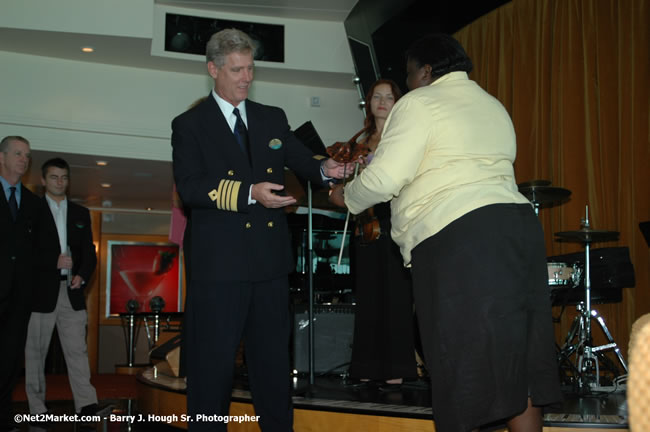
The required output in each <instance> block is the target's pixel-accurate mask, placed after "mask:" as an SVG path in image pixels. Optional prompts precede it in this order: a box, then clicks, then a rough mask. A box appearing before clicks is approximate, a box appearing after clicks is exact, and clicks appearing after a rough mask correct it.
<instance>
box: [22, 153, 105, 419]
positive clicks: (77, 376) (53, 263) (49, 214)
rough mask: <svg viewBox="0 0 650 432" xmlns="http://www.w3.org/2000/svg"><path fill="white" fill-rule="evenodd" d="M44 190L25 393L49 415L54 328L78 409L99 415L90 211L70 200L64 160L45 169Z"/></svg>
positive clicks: (31, 405) (94, 258) (53, 161)
mask: <svg viewBox="0 0 650 432" xmlns="http://www.w3.org/2000/svg"><path fill="white" fill-rule="evenodd" d="M41 171H42V178H41V182H42V184H43V186H45V196H44V197H43V207H42V211H41V215H40V220H39V236H38V251H39V259H38V264H37V265H38V270H37V273H36V283H35V285H34V291H35V295H34V301H33V302H32V316H31V318H30V320H29V327H28V330H27V344H26V345H25V391H26V393H27V401H28V403H29V411H30V413H31V414H42V413H46V412H47V408H46V406H45V358H46V357H47V351H48V347H49V345H50V340H51V339H52V332H53V331H54V326H56V329H57V332H58V334H59V340H60V341H61V347H62V348H63V355H64V357H65V363H66V366H67V369H68V380H69V381H70V387H71V389H72V395H73V397H74V403H75V410H76V412H77V413H81V414H82V415H93V414H95V413H96V411H97V409H98V407H97V393H96V391H95V388H94V387H93V386H92V384H91V383H90V368H89V365H88V350H87V345H86V328H87V324H88V314H87V312H86V299H85V296H84V288H85V286H86V283H87V282H88V281H89V280H90V277H91V275H92V273H93V271H94V270H95V265H96V264H97V256H96V254H95V246H94V244H93V237H92V230H91V226H90V213H89V212H88V209H86V208H85V207H82V206H80V205H78V204H75V203H73V202H71V201H70V200H68V199H66V192H67V189H68V183H69V175H70V167H69V166H68V163H67V162H66V161H65V160H63V159H61V158H54V159H50V160H48V161H47V162H45V163H44V164H43V166H42V168H41Z"/></svg>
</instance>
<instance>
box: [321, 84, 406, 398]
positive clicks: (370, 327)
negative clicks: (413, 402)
mask: <svg viewBox="0 0 650 432" xmlns="http://www.w3.org/2000/svg"><path fill="white" fill-rule="evenodd" d="M400 97H401V91H400V90H399V87H398V86H397V84H396V83H395V82H394V81H392V80H387V79H380V80H378V81H377V82H375V83H374V84H373V85H372V86H371V88H370V90H369V91H368V94H367V95H366V107H367V108H368V114H367V117H366V119H365V122H364V131H365V135H364V136H363V137H362V138H361V140H360V141H359V145H361V146H365V147H367V148H366V150H367V151H369V153H368V154H367V156H366V157H365V158H364V159H363V163H362V165H364V166H366V165H368V164H370V163H371V161H372V158H373V156H374V152H375V150H376V149H377V145H378V144H379V140H380V137H381V133H382V130H383V127H384V123H385V122H386V119H387V118H388V114H389V113H390V111H391V109H392V108H393V105H394V104H395V102H396V101H397V100H398V99H399V98H400ZM362 168H363V167H362ZM340 192H341V189H340V187H336V188H335V189H333V190H332V195H331V199H332V200H333V202H335V201H334V200H336V198H337V197H338V198H339V199H340V196H339V193H340ZM335 203H336V202H335ZM371 212H374V214H372V213H371ZM369 213H370V214H369ZM355 233H356V235H355V245H354V246H355V259H356V271H355V275H356V276H355V277H356V279H355V289H356V291H355V298H356V314H355V321H354V343H353V346H352V360H351V364H350V369H349V373H350V377H352V378H355V379H358V380H361V381H362V382H368V383H369V384H371V382H372V383H377V384H378V385H379V388H380V390H393V389H398V388H399V386H400V385H401V384H402V382H403V380H404V379H411V378H416V377H417V369H416V361H415V348H414V340H413V298H412V290H411V279H410V274H409V271H408V270H407V269H405V268H404V266H403V265H402V258H401V256H400V252H399V248H398V247H397V245H396V244H395V242H393V240H392V239H391V237H390V203H381V204H378V205H376V206H375V207H374V209H371V210H370V211H367V212H366V214H365V215H362V217H359V218H357V226H356V230H355Z"/></svg>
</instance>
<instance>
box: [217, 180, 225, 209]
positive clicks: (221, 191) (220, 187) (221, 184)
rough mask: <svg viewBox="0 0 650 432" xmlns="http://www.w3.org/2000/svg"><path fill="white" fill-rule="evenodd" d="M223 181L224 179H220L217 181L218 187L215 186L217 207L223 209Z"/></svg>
mask: <svg viewBox="0 0 650 432" xmlns="http://www.w3.org/2000/svg"><path fill="white" fill-rule="evenodd" d="M224 182H225V180H221V181H220V182H219V187H218V188H217V208H218V209H219V210H223V208H222V207H221V201H222V196H223V189H224Z"/></svg>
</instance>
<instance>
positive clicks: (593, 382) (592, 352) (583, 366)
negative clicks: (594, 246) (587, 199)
mask: <svg viewBox="0 0 650 432" xmlns="http://www.w3.org/2000/svg"><path fill="white" fill-rule="evenodd" d="M555 235H556V236H557V237H559V239H558V240H561V241H562V240H563V241H570V242H580V243H583V244H584V245H585V267H584V273H585V280H584V286H585V301H584V302H580V303H579V304H578V305H577V306H576V309H577V311H578V315H577V316H576V317H575V319H574V320H573V323H572V325H571V328H570V330H569V333H568V335H567V338H566V340H565V342H564V345H563V346H562V347H561V348H560V352H559V359H560V360H563V359H569V358H570V357H571V356H572V355H573V354H576V359H575V368H574V370H575V371H576V375H577V376H576V379H577V385H578V389H579V390H580V391H583V392H586V391H588V390H589V389H590V388H600V387H601V386H600V366H599V361H601V362H603V363H606V362H607V361H609V360H608V359H607V357H605V351H608V350H613V352H614V353H615V355H616V357H617V358H618V361H619V362H620V364H621V366H623V369H624V370H625V372H626V373H627V365H626V363H625V360H624V359H623V356H622V355H621V350H620V348H619V347H618V345H617V344H616V342H615V341H614V338H613V337H612V335H611V333H610V331H609V329H608V328H607V325H606V324H605V320H604V319H603V317H601V316H600V315H599V314H598V312H597V311H596V310H592V308H591V275H590V262H589V259H590V258H589V250H590V248H591V243H595V242H603V241H613V240H618V235H619V233H618V232H617V231H598V230H593V229H591V226H590V224H589V208H588V207H586V209H585V218H584V220H583V221H582V224H581V229H580V230H578V231H564V232H557V233H555ZM592 320H596V322H597V323H598V325H599V326H600V328H601V330H602V331H603V333H604V335H605V337H606V338H607V341H608V343H606V344H605V345H600V346H594V345H593V338H592V331H591V321H592Z"/></svg>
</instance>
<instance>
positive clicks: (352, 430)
mask: <svg viewBox="0 0 650 432" xmlns="http://www.w3.org/2000/svg"><path fill="white" fill-rule="evenodd" d="M306 384H307V383H306V379H302V378H301V379H298V378H295V379H294V387H295V388H296V389H297V390H296V392H295V394H296V395H295V396H294V397H293V405H294V430H295V431H296V432H307V431H309V432H332V431H337V432H358V431H376V432H388V431H398V432H402V431H403V432H425V431H426V432H434V431H435V423H434V422H433V413H432V410H431V407H430V397H429V395H428V394H429V389H428V388H427V386H426V385H422V383H417V382H416V383H412V384H405V385H404V386H402V388H401V389H400V390H397V391H388V392H385V391H380V390H379V389H377V388H372V387H371V388H359V387H351V386H349V385H346V384H345V383H344V382H343V380H342V379H341V378H340V377H331V376H330V377H318V378H317V379H316V383H315V386H313V387H312V388H310V391H308V392H307V391H300V389H301V388H307V387H306ZM137 393H138V397H137V411H138V412H140V413H142V414H144V415H147V414H154V415H158V416H176V417H178V419H179V420H178V421H173V422H171V424H173V425H174V426H177V427H179V428H183V429H186V428H187V423H186V422H183V421H181V415H182V414H185V412H186V410H185V407H186V397H185V382H184V380H183V379H182V378H173V377H169V376H166V375H163V374H158V373H157V371H155V370H154V369H153V368H148V369H145V370H144V371H143V372H142V373H141V374H139V375H138V383H137ZM230 415H231V416H245V415H247V416H249V417H253V416H254V415H255V413H254V410H253V406H252V403H251V397H250V392H249V391H248V389H247V384H246V382H245V378H244V379H241V377H240V378H237V377H236V379H235V385H234V389H233V394H232V403H231V406H230ZM228 430H229V431H237V432H239V431H242V432H244V431H245V432H252V431H259V430H260V428H259V426H258V425H257V423H256V422H254V421H248V422H246V421H244V422H241V423H237V422H230V423H229V426H228ZM481 431H485V432H487V431H494V432H497V431H506V429H505V426H504V425H494V426H492V427H490V428H485V429H481ZM603 431H607V432H623V431H626V432H627V431H628V424H627V409H626V404H625V393H624V391H620V390H618V391H611V392H603V393H600V394H594V395H589V396H583V397H577V396H576V397H574V396H572V395H565V402H564V405H563V406H562V408H561V409H559V410H556V411H555V412H548V413H546V414H545V415H544V432H603Z"/></svg>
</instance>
